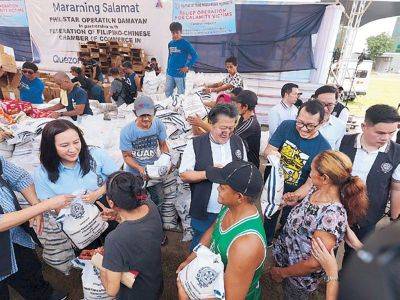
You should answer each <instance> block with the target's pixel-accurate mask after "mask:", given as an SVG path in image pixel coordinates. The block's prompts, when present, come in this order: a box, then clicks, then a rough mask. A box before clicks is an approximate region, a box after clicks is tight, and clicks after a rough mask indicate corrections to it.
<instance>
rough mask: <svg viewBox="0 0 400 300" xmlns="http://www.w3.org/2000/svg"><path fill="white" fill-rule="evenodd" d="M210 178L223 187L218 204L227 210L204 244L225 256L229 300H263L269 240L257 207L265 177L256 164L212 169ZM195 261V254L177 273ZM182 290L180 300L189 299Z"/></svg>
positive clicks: (201, 241)
mask: <svg viewBox="0 0 400 300" xmlns="http://www.w3.org/2000/svg"><path fill="white" fill-rule="evenodd" d="M206 176H207V179H208V180H210V181H212V182H215V183H219V184H220V186H219V187H218V192H219V195H218V202H219V203H221V204H222V205H223V208H222V209H221V212H220V213H219V215H218V217H217V220H216V221H215V223H214V224H213V225H212V226H211V227H210V228H209V229H208V230H207V231H206V232H205V233H204V235H203V237H202V238H201V240H200V243H201V244H203V245H205V246H207V247H210V249H211V250H212V251H213V252H215V253H218V254H220V255H221V259H222V262H223V263H224V266H225V273H224V284H225V294H226V299H227V300H230V299H235V300H236V299H246V300H253V299H261V287H260V283H259V279H260V277H261V275H262V272H263V266H264V260H265V251H266V239H265V232H264V228H263V224H262V219H261V217H260V214H259V213H258V210H257V208H256V206H255V205H254V201H255V200H256V198H257V196H258V195H259V193H260V192H261V189H262V186H263V180H262V176H261V173H260V171H259V170H258V169H257V168H256V167H255V166H254V165H253V164H252V163H249V162H245V161H233V162H231V163H229V164H227V165H226V166H225V167H223V168H215V167H210V168H209V169H207V170H206ZM195 257H196V254H195V253H194V252H193V253H192V254H191V255H190V256H189V257H188V258H187V259H186V260H185V261H184V262H183V263H182V264H181V265H180V266H179V267H178V270H177V272H179V271H180V270H181V269H183V268H184V267H185V266H186V265H187V264H188V263H190V262H191V261H192V260H193V259H194V258H195ZM178 290H179V296H180V298H179V299H187V298H185V297H186V295H185V292H184V289H183V287H182V285H181V284H180V282H178Z"/></svg>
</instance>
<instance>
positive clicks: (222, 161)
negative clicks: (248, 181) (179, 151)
mask: <svg viewBox="0 0 400 300" xmlns="http://www.w3.org/2000/svg"><path fill="white" fill-rule="evenodd" d="M210 142H211V152H212V159H213V162H214V164H218V165H222V166H225V165H226V164H228V163H230V162H232V151H231V143H230V140H228V141H227V142H226V143H225V144H217V143H215V142H213V141H212V140H210ZM243 149H244V153H243V160H245V161H247V153H246V150H245V149H246V148H245V146H244V145H243ZM195 163H196V155H195V153H194V148H193V140H192V139H191V140H189V141H188V143H187V145H186V149H185V151H184V152H183V155H182V160H181V165H180V167H179V173H180V174H181V173H184V172H186V171H194V166H195ZM218 185H219V184H217V183H213V184H212V189H211V195H210V200H209V201H208V205H207V212H209V213H214V214H218V213H219V211H220V210H221V204H219V203H218V190H217V188H218Z"/></svg>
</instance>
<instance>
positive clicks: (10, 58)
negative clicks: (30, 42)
mask: <svg viewBox="0 0 400 300" xmlns="http://www.w3.org/2000/svg"><path fill="white" fill-rule="evenodd" d="M0 68H1V69H2V70H3V71H6V72H10V73H17V65H16V63H15V56H14V49H13V48H10V47H6V46H3V45H0Z"/></svg>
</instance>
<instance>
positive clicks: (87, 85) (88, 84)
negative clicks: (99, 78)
mask: <svg viewBox="0 0 400 300" xmlns="http://www.w3.org/2000/svg"><path fill="white" fill-rule="evenodd" d="M71 81H72V82H73V83H75V82H78V81H79V83H80V85H81V88H83V89H84V90H85V91H86V92H87V93H88V94H89V93H90V90H91V88H92V87H93V86H94V85H95V83H94V82H93V81H92V80H91V79H89V78H87V77H86V76H84V75H79V76H77V77H74V78H72V79H71Z"/></svg>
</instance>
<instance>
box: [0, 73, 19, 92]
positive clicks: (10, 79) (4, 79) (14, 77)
mask: <svg viewBox="0 0 400 300" xmlns="http://www.w3.org/2000/svg"><path fill="white" fill-rule="evenodd" d="M20 81H21V73H9V72H5V73H3V75H2V76H1V77H0V87H7V86H9V87H11V88H18V86H19V84H20Z"/></svg>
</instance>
